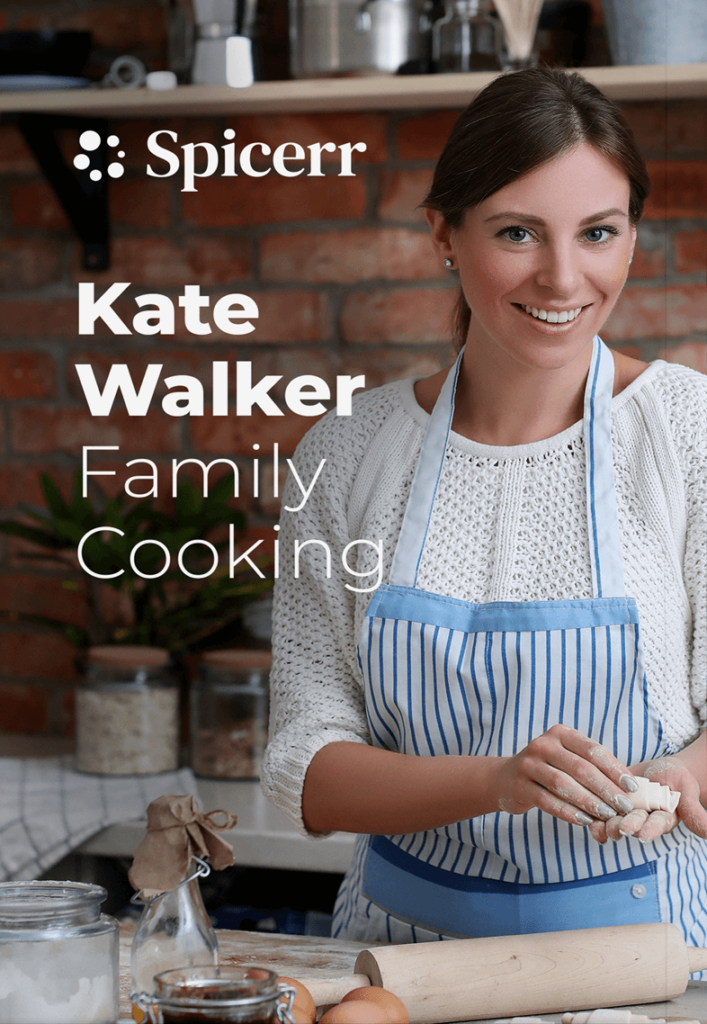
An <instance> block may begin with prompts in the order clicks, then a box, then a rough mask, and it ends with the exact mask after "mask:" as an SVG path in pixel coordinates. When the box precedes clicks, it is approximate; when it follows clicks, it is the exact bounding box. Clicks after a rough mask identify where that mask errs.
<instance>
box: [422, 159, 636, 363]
mask: <svg viewBox="0 0 707 1024" xmlns="http://www.w3.org/2000/svg"><path fill="white" fill-rule="evenodd" d="M628 203H629V183H628V180H627V178H626V176H625V175H624V173H623V171H621V170H619V169H618V168H617V167H616V166H615V165H614V164H613V163H612V162H611V161H610V160H608V159H607V158H606V157H605V156H603V155H602V154H601V153H600V152H599V151H598V150H597V149H595V148H594V147H593V146H590V145H587V144H583V145H580V146H577V147H576V148H575V149H572V150H570V151H569V152H567V153H565V154H564V155H562V156H559V157H556V158H555V159H553V160H551V161H549V162H548V163H546V164H543V165H542V166H540V167H537V168H536V169H535V170H533V171H530V172H529V173H528V174H525V175H523V176H522V177H520V178H518V179H517V180H516V181H514V182H512V183H511V184H510V185H507V186H506V187H505V188H502V189H500V190H499V191H498V192H495V193H494V194H493V195H492V196H490V197H489V198H488V199H486V200H484V202H482V203H479V205H478V206H475V207H472V208H470V209H469V210H467V211H466V214H465V217H464V221H463V223H462V225H461V226H460V227H459V228H457V229H450V228H449V227H448V226H447V224H446V222H445V221H444V218H443V217H442V215H441V214H439V213H438V212H437V211H429V218H428V219H429V220H430V224H431V227H432V231H433V236H434V241H435V245H436V247H437V250H438V252H439V255H440V258H444V257H445V256H446V257H448V258H451V259H452V260H453V264H454V266H455V267H457V268H458V269H459V274H460V280H461V286H462V288H463V290H464V294H465V296H466V300H467V302H468V303H469V306H470V307H471V310H472V318H471V325H470V329H469V338H468V341H469V346H468V347H469V348H472V346H473V347H474V351H475V352H477V353H478V354H479V355H480V354H481V352H482V351H483V350H482V349H479V347H478V346H491V348H490V349H489V348H487V349H486V351H487V352H489V353H491V352H493V353H495V355H496V356H499V355H501V354H502V353H503V354H505V356H506V357H510V358H512V359H514V360H517V361H519V362H520V363H522V364H524V365H526V366H535V367H545V368H551V367H559V366H563V365H567V364H568V363H569V362H571V361H572V360H573V359H574V358H576V356H577V355H579V353H580V352H582V351H583V350H584V349H585V348H586V347H587V346H588V345H589V343H590V342H591V340H592V338H593V337H594V335H595V334H596V333H597V332H598V331H599V329H600V328H601V326H602V324H603V323H604V321H605V320H606V318H607V317H608V315H609V313H610V312H611V310H612V308H613V306H614V304H615V302H616V300H617V298H618V296H619V293H620V291H621V289H622V287H623V285H624V282H625V280H626V276H627V274H628V265H629V258H630V256H631V254H632V252H633V247H634V244H635V240H636V229H635V228H634V227H632V226H631V224H630V223H629V219H628Z"/></svg>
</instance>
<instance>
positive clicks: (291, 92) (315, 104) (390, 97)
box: [0, 64, 707, 118]
mask: <svg viewBox="0 0 707 1024" xmlns="http://www.w3.org/2000/svg"><path fill="white" fill-rule="evenodd" d="M580 70H581V73H582V74H583V75H584V76H585V77H586V78H588V79H589V81H590V82H593V83H594V84H595V85H597V86H598V87H599V88H600V89H602V90H603V92H605V93H606V94H607V96H610V97H611V98H612V99H615V100H651V99H682V98H695V97H704V96H707V64H671V65H664V64H645V65H636V66H633V67H597V68H582V69H580ZM494 77H495V76H494V75H493V74H490V73H484V72H470V73H468V74H450V75H391V76H372V77H361V78H319V79H307V80H300V81H293V82H256V83H255V84H254V85H251V86H249V87H248V88H245V89H231V88H229V87H228V86H225V85H183V86H179V87H178V88H177V89H172V90H169V91H165V92H158V91H151V90H149V89H99V88H87V89H69V90H57V91H46V92H44V91H42V92H0V114H2V113H12V112H15V113H20V112H22V113H45V114H51V113H54V114H73V115H86V116H91V117H106V118H122V117H170V116H194V117H204V116H208V115H228V114H284V113H322V112H326V111H347V110H349V111H362V110H404V109H408V110H409V109H414V110H422V109H443V108H449V109H456V108H460V107H464V106H466V104H467V103H468V102H469V100H470V99H471V97H472V96H473V95H474V94H475V93H476V92H478V91H479V90H481V89H483V88H484V86H486V85H488V83H489V82H490V81H491V80H492V79H493V78H494Z"/></svg>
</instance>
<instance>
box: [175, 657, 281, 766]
mask: <svg viewBox="0 0 707 1024" xmlns="http://www.w3.org/2000/svg"><path fill="white" fill-rule="evenodd" d="M271 664H272V655H271V654H270V652H269V651H263V650H230V651H209V652H208V653H207V654H205V655H204V656H203V657H202V659H201V662H200V664H199V677H198V679H197V680H196V681H195V682H194V684H193V686H192V691H191V707H190V723H189V726H190V736H191V740H190V751H191V766H192V768H193V769H194V771H195V773H196V774H197V775H200V776H202V777H204V778H210V779H257V778H258V776H259V775H260V765H261V763H262V759H263V753H264V751H265V746H266V744H267V738H268V735H267V733H268V683H269V674H270V667H271Z"/></svg>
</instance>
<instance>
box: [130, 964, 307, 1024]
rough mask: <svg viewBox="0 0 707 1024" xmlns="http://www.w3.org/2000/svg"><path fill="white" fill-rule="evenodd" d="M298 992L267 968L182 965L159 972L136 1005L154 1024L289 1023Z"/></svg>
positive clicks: (291, 1019) (151, 1023)
mask: <svg viewBox="0 0 707 1024" xmlns="http://www.w3.org/2000/svg"><path fill="white" fill-rule="evenodd" d="M294 995H295V989H293V988H289V987H286V986H284V985H283V986H281V987H278V976H277V974H275V972H274V971H269V970H266V968H264V967H247V968H246V967H232V966H230V965H228V966H224V967H218V968H216V969H214V968H213V967H182V968H179V969H177V970H173V971H164V972H163V973H162V974H157V975H155V979H154V995H152V996H147V997H146V994H145V993H143V994H142V995H141V998H140V1000H139V1003H138V1005H139V1006H140V1008H141V1009H144V1010H145V1011H146V1013H147V1019H148V1020H149V1021H150V1024H177V1022H179V1024H186V1022H187V1021H189V1022H190V1024H191V1022H192V1021H193V1022H194V1024H197V1022H202V1024H231V1022H238V1024H246V1022H247V1024H278V1022H283V1024H287V1022H292V1021H293V1017H292V1014H291V1009H292V1002H293V999H294Z"/></svg>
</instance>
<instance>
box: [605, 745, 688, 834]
mask: <svg viewBox="0 0 707 1024" xmlns="http://www.w3.org/2000/svg"><path fill="white" fill-rule="evenodd" d="M631 771H632V772H633V774H634V775H642V776H643V777H644V778H646V779H650V781H651V782H657V783H659V784H660V785H661V786H668V787H669V789H671V790H673V792H676V793H680V794H681V795H680V802H679V803H678V806H677V808H676V810H675V811H674V812H670V811H663V810H661V811H651V812H650V813H649V812H648V811H639V810H636V811H632V812H631V813H630V814H627V815H625V816H623V817H622V816H617V817H615V818H612V819H611V821H608V822H607V823H606V832H607V835H608V836H609V838H610V839H620V838H621V837H622V836H626V835H630V836H635V837H636V839H640V841H641V842H643V843H650V842H653V841H654V840H655V839H657V838H658V837H659V836H661V835H664V834H665V833H667V832H672V830H673V829H674V828H675V827H676V825H677V824H678V823H679V822H680V821H682V822H684V823H685V825H686V826H687V828H689V830H690V831H691V832H694V833H695V835H698V836H701V837H702V838H703V839H705V838H707V811H705V809H704V807H703V806H702V804H701V803H700V784H699V782H698V781H697V779H696V778H695V776H694V775H693V773H692V772H691V771H690V769H689V768H688V767H687V765H686V764H685V763H684V762H683V761H682V760H681V758H680V754H679V753H678V754H673V755H671V756H670V757H661V758H658V759H657V760H655V761H643V762H642V763H641V764H636V765H632V767H631Z"/></svg>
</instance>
